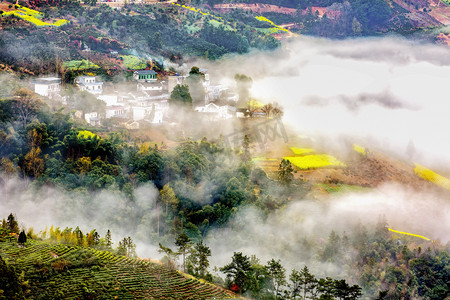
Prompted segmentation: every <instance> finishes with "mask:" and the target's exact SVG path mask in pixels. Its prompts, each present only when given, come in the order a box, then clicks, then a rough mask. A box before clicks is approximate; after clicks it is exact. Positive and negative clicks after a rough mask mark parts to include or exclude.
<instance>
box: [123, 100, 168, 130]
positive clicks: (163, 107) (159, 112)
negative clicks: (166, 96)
mask: <svg viewBox="0 0 450 300" xmlns="http://www.w3.org/2000/svg"><path fill="white" fill-rule="evenodd" d="M131 109H132V112H133V121H140V120H146V121H148V122H150V123H152V124H160V123H162V122H163V118H164V115H166V113H167V111H168V110H169V101H168V100H160V101H147V102H139V103H135V105H133V106H132V108H131Z"/></svg>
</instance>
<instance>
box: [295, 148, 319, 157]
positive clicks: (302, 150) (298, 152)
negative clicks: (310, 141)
mask: <svg viewBox="0 0 450 300" xmlns="http://www.w3.org/2000/svg"><path fill="white" fill-rule="evenodd" d="M291 150H292V152H294V154H295V155H304V154H308V153H311V152H314V151H315V150H314V149H312V148H297V147H291Z"/></svg>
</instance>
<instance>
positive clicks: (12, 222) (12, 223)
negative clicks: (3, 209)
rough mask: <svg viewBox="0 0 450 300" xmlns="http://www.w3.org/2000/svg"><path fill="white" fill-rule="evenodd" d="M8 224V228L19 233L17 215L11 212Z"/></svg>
mask: <svg viewBox="0 0 450 300" xmlns="http://www.w3.org/2000/svg"><path fill="white" fill-rule="evenodd" d="M6 224H7V227H6V229H8V230H9V231H11V232H13V233H19V224H18V223H17V221H16V217H15V216H14V215H13V214H12V213H10V214H9V216H8V219H7V221H6Z"/></svg>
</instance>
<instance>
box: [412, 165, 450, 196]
mask: <svg viewBox="0 0 450 300" xmlns="http://www.w3.org/2000/svg"><path fill="white" fill-rule="evenodd" d="M414 165H415V166H416V167H415V168H414V173H416V174H417V175H418V176H420V177H422V178H423V179H425V180H428V181H430V182H432V183H434V184H436V185H438V186H440V187H443V188H444V189H447V190H450V180H449V179H447V178H445V177H444V176H441V175H439V174H437V173H435V172H433V171H431V170H430V169H427V168H425V167H424V166H421V165H419V164H416V163H414Z"/></svg>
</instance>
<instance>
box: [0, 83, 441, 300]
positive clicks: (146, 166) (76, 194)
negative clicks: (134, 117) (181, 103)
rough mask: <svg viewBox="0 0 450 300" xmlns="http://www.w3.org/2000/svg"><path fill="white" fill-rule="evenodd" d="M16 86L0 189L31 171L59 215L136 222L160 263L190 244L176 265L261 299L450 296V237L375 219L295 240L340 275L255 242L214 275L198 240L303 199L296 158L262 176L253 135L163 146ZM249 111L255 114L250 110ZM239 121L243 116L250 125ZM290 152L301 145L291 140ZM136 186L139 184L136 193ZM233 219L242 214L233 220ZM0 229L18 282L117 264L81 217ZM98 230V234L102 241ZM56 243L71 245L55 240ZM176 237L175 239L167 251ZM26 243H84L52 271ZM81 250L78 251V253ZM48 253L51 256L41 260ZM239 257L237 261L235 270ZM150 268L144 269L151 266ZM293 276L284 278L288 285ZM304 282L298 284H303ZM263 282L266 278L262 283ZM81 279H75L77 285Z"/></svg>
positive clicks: (305, 189) (36, 189)
mask: <svg viewBox="0 0 450 300" xmlns="http://www.w3.org/2000/svg"><path fill="white" fill-rule="evenodd" d="M15 94H16V96H15V97H13V98H11V99H7V98H6V99H3V100H1V101H0V105H1V112H2V114H1V135H0V137H1V148H0V150H1V156H2V159H1V166H0V168H1V171H2V174H3V179H2V182H1V184H2V189H4V191H5V192H6V193H9V192H11V191H14V190H16V191H17V186H16V184H17V183H15V182H16V181H17V180H26V181H28V182H29V184H26V186H25V189H26V190H27V192H26V194H27V193H29V192H31V193H32V194H33V195H34V197H37V198H36V199H41V197H47V196H46V195H48V193H49V189H50V190H51V189H55V188H56V189H57V190H59V191H63V192H62V194H60V196H59V198H58V199H59V200H58V201H59V204H57V205H59V206H60V207H61V209H62V211H61V213H62V214H63V215H64V214H66V215H65V216H66V217H65V218H67V219H71V218H72V217H73V216H74V212H77V213H76V215H78V214H80V215H91V216H93V218H98V219H99V221H101V223H102V224H103V226H105V225H106V226H110V227H111V228H115V229H113V232H114V230H118V229H117V228H128V230H130V231H131V232H133V237H134V238H136V237H137V238H138V239H139V240H141V241H145V242H147V243H150V244H153V245H155V244H158V243H159V245H160V250H161V252H162V253H164V254H166V256H167V258H166V262H167V264H168V266H169V267H172V268H173V267H174V266H175V265H176V264H177V261H178V262H180V260H181V257H180V253H183V251H186V253H191V254H192V253H193V256H190V257H191V258H190V259H188V260H187V265H186V266H185V267H184V268H185V270H186V271H187V272H188V273H190V274H192V275H194V276H198V277H200V278H205V279H207V280H210V281H214V282H216V283H219V284H223V285H224V286H225V287H228V288H230V289H232V290H234V291H235V292H238V293H244V294H246V295H252V297H255V298H257V299H271V297H272V296H273V295H277V294H278V297H280V298H282V297H286V298H289V297H296V296H295V295H301V293H305V294H307V295H309V297H315V296H314V295H317V294H323V295H330V296H331V297H336V298H339V297H340V296H338V294H336V293H338V291H346V289H347V288H350V287H351V286H352V285H354V284H358V285H360V287H361V288H362V293H363V294H364V295H365V296H367V297H370V298H375V297H381V299H399V298H401V297H423V298H429V299H444V298H445V297H446V296H448V293H449V287H448V282H449V280H448V279H449V275H450V274H449V270H448V267H447V266H448V262H449V256H448V245H447V246H443V245H441V244H440V243H439V241H423V240H422V239H420V238H413V237H408V236H402V235H398V234H393V233H390V232H389V231H388V227H387V226H388V225H387V224H386V223H385V222H383V221H380V223H379V224H378V225H377V227H376V228H369V229H366V228H365V227H364V226H358V227H356V228H351V229H349V230H348V231H347V232H335V231H332V232H330V233H329V236H328V238H326V236H325V237H323V236H322V237H321V236H311V237H308V238H302V239H300V240H298V241H295V243H298V246H299V247H301V249H303V250H302V251H299V252H298V257H299V259H301V260H302V261H310V262H311V263H312V265H310V266H309V267H311V268H312V269H313V270H316V271H315V273H316V272H317V270H320V269H321V268H322V267H320V266H322V265H324V264H325V265H338V266H339V268H338V269H333V268H332V269H330V270H329V271H327V272H325V274H327V273H329V272H330V271H331V274H334V275H333V276H334V277H336V278H337V279H334V281H333V280H332V279H328V278H325V277H323V278H322V279H320V277H321V276H322V273H321V272H322V271H319V273H318V274H317V275H316V276H317V277H315V276H313V275H311V276H309V275H308V276H309V277H308V276H307V277H305V278H309V279H308V280H307V281H306V282H305V281H304V280H306V279H304V277H302V276H306V275H305V274H306V273H305V272H309V271H308V270H303V273H304V274H303V275H301V276H300V275H298V274H300V273H296V272H300V269H298V268H297V270H296V269H287V268H286V267H284V266H283V261H281V262H280V261H279V258H278V257H277V256H274V257H273V262H270V261H269V262H268V263H267V265H265V264H264V263H261V262H260V260H259V259H257V257H253V258H250V255H251V254H252V253H244V254H243V253H240V252H237V253H235V257H233V260H232V261H233V263H232V264H231V265H223V266H216V267H221V269H220V270H221V271H222V272H223V273H222V274H225V275H227V280H226V281H225V282H224V281H222V279H220V277H219V276H220V274H218V273H215V274H214V275H213V274H212V273H210V271H208V266H209V263H207V264H202V263H201V261H198V260H196V259H194V258H195V257H198V255H199V253H205V256H204V257H205V260H204V262H205V263H206V262H207V261H208V256H212V257H214V255H217V254H216V253H211V251H210V250H209V247H208V245H207V244H206V245H205V244H203V242H202V240H203V239H204V237H205V236H206V235H207V234H208V233H209V232H211V230H216V229H218V228H221V227H223V226H225V225H226V226H228V225H227V224H229V221H230V220H235V219H236V217H238V216H239V213H240V212H241V211H242V209H244V208H246V207H250V206H251V207H255V208H257V210H258V211H259V212H260V213H261V214H262V216H263V218H270V216H271V215H272V214H273V213H275V212H276V211H279V210H282V209H283V208H284V207H286V206H287V205H289V204H290V202H291V201H292V199H296V201H300V200H301V199H303V198H304V197H305V195H306V194H307V193H311V192H312V193H314V190H315V189H316V187H314V188H313V186H312V185H311V183H309V182H307V181H304V180H302V179H299V178H297V177H294V171H295V169H294V166H293V165H292V164H291V163H290V162H289V161H287V160H282V162H281V163H280V165H279V166H278V168H277V169H276V170H275V171H274V172H272V171H270V172H269V175H270V176H268V174H267V173H266V172H265V171H264V170H263V169H261V168H260V167H259V166H258V165H259V164H258V163H257V162H258V160H254V159H252V153H253V152H254V151H255V150H254V147H253V146H252V144H253V141H251V140H249V139H248V138H246V140H244V143H243V144H242V147H240V148H236V149H231V148H229V147H228V146H226V145H225V144H224V142H223V141H221V140H220V139H219V140H216V141H208V140H207V139H206V138H204V139H200V140H197V141H192V140H183V139H180V140H178V141H177V143H176V144H175V145H174V146H171V147H167V146H166V145H162V144H159V146H157V145H155V144H152V143H144V142H142V141H139V140H133V139H132V138H130V135H129V134H128V133H127V132H126V131H122V132H109V133H106V132H102V131H99V130H98V129H95V128H92V129H91V130H87V129H86V128H82V127H79V125H75V124H74V122H73V121H72V119H71V117H70V116H69V115H68V114H65V113H64V112H62V111H56V112H52V111H50V110H49V109H48V107H47V105H46V104H44V103H43V102H41V101H40V100H39V99H37V98H33V97H32V96H30V94H27V93H26V90H24V89H23V88H22V89H19V90H17V91H16V92H15ZM247 122H250V123H249V124H251V122H252V121H251V120H249V121H247ZM245 124H246V123H244V126H249V124H247V125H245ZM252 149H253V150H252ZM295 151H297V152H298V151H299V149H297V150H295ZM347 163H351V161H347ZM338 167H339V166H338ZM149 183H150V184H152V185H154V186H155V187H156V188H155V190H152V189H150V190H148V187H146V186H147V185H148V184H149ZM325 184H326V185H325V187H326V188H327V189H329V190H330V192H333V189H337V191H339V189H340V187H339V185H335V183H332V182H325ZM104 191H107V193H108V194H109V195H110V196H108V197H110V198H111V197H112V198H111V199H112V200H106V199H107V198H104V197H103V196H101V195H106V194H105V192H104ZM16 193H17V192H16ZM58 193H59V192H58ZM143 193H144V194H145V195H146V197H144V198H143V197H142V196H143V195H144V194H143ZM309 195H311V194H309ZM34 197H33V198H34ZM143 199H145V200H143ZM38 201H39V200H38ZM99 201H102V202H104V201H108V203H109V204H108V206H109V205H111V207H109V208H107V209H108V210H106V211H103V214H105V217H104V218H102V217H101V214H100V215H97V213H96V210H97V209H98V208H99V207H101V205H102V202H99ZM55 203H58V202H55ZM103 205H105V204H103ZM63 207H64V209H63ZM11 216H12V215H11ZM11 216H10V217H8V221H6V219H5V221H4V222H3V228H4V229H5V230H6V231H4V234H7V235H9V233H10V232H13V233H14V232H15V233H17V234H18V233H19V229H18V226H17V224H16V225H15V226H14V225H11V224H12V223H11V221H10V219H11ZM5 217H6V216H5ZM12 218H13V217H12ZM237 220H239V217H238V218H237ZM99 224H100V223H99ZM45 225H48V226H50V225H51V224H45ZM80 225H82V224H80ZM235 226H238V227H242V226H245V225H244V224H241V223H239V222H238V223H236V225H235ZM72 232H73V233H72ZM24 234H25V233H24ZM7 235H6V237H5V236H4V239H3V241H4V242H2V249H3V250H1V251H2V252H3V253H4V255H7V256H6V258H8V257H17V259H16V258H14V260H8V264H11V265H12V266H15V268H16V269H17V270H23V271H24V273H22V275H20V274H21V273H20V271H18V272H19V273H18V275H17V276H18V278H19V279H18V280H19V284H24V283H20V278H23V279H22V280H24V281H27V280H30V281H29V282H33V283H32V284H33V285H34V284H36V288H38V289H39V286H40V284H41V283H38V282H40V281H35V280H42V279H34V277H33V276H35V275H33V274H35V273H34V272H38V273H39V272H44V273H45V272H46V271H43V270H45V269H46V268H50V266H52V267H51V268H53V269H54V271H51V273H49V275H48V276H50V274H53V275H51V276H58V277H55V279H51V278H53V277H46V278H47V279H44V281H43V282H42V284H43V285H44V286H47V285H50V286H54V287H57V289H58V290H59V289H60V288H61V289H64V288H65V289H67V290H72V287H71V285H70V284H67V283H66V284H65V285H66V287H64V288H63V287H62V286H60V283H59V282H60V281H59V280H62V281H61V282H67V281H66V279H64V278H65V277H64V276H69V277H70V278H72V277H73V276H74V275H73V274H75V273H76V274H78V273H77V272H78V271H76V270H77V269H74V270H72V269H71V268H72V267H71V266H78V265H79V264H81V265H79V266H80V267H81V268H82V269H80V271H79V272H81V273H80V274H79V276H84V275H83V274H85V273H86V272H87V273H86V274H89V272H94V273H93V274H96V275H95V276H94V278H97V277H98V276H103V275H101V274H103V273H101V272H100V273H98V271H100V270H103V268H107V269H108V268H109V269H111V268H113V267H112V266H113V265H111V266H109V262H106V261H102V259H106V257H108V259H109V257H112V256H109V254H108V253H107V252H96V251H94V250H91V249H90V248H91V247H93V248H97V249H100V250H102V251H103V250H104V248H102V247H106V246H105V245H107V244H108V243H106V242H105V238H106V236H107V235H106V236H105V237H103V238H101V237H100V235H99V234H98V232H96V231H95V230H94V231H92V232H90V233H88V234H83V233H82V232H81V230H80V229H79V228H78V227H77V228H76V229H75V230H73V231H72V228H66V229H64V230H63V229H62V228H61V229H60V228H53V227H52V228H51V229H50V230H49V231H46V232H43V233H41V234H35V233H33V231H31V232H29V234H28V237H29V238H30V239H29V241H28V244H25V248H21V246H20V245H19V246H18V245H17V242H14V239H15V238H14V237H12V239H13V240H12V241H13V243H12V244H11V238H9V240H8V238H7ZM71 236H73V237H74V238H73V239H72V238H71ZM180 236H184V237H185V240H184V242H181V241H179V238H180ZM239 238H240V237H239V236H236V244H239V243H240V242H239ZM39 239H44V240H46V239H49V240H47V242H46V243H51V244H53V243H56V244H55V246H49V245H48V244H46V243H44V244H42V243H40V242H38V241H39ZM100 239H102V240H103V242H101V243H100V242H99V241H100ZM107 239H110V237H109V238H107ZM19 242H20V237H19ZM60 243H62V244H68V245H73V246H76V247H77V248H73V247H72V248H70V247H67V246H61V245H60ZM109 243H110V242H109ZM130 245H131V246H130ZM132 245H133V242H132V240H131V238H130V240H128V239H126V238H124V239H123V240H121V241H120V243H119V246H118V248H117V250H115V251H117V253H118V254H119V255H129V256H133V255H134V254H133V253H134V252H133V251H134V250H133V246H132ZM183 245H185V246H183ZM281 245H282V244H280V246H281ZM178 246H179V247H180V248H179V249H178V250H175V249H176V247H178ZM187 246H189V247H187ZM33 247H37V248H36V249H44V250H43V251H49V252H50V253H55V254H56V255H57V256H58V257H59V256H60V255H63V253H66V250H67V251H68V250H70V249H72V250H71V251H74V252H73V254H74V255H75V254H76V253H78V252H79V253H85V254H86V255H87V256H86V257H84V256H85V254H83V255H84V256H83V257H84V258H78V256H74V257H73V259H72V258H70V259H69V258H67V264H65V265H62V267H61V268H60V269H61V270H59V269H58V268H59V267H58V266H59V265H57V263H58V262H59V261H60V259H56V258H55V257H53V258H52V257H51V255H50V254H48V255H49V257H46V258H45V259H44V258H43V259H44V260H43V261H42V262H41V263H39V262H36V261H33V259H31V260H27V259H25V258H19V256H17V255H18V254H17V253H21V252H20V251H26V253H35V252H34V251H31V252H30V250H32V249H34V248H33ZM42 247H43V248H42ZM129 247H131V248H129ZM83 249H85V250H83ZM127 249H128V250H127ZM130 249H131V250H130ZM183 249H185V250H183ZM186 249H191V250H186ZM106 250H108V249H106ZM39 251H41V250H39ZM110 251H111V250H110ZM279 251H280V252H279V253H280V254H281V253H283V252H284V251H285V250H284V249H283V248H280V249H279ZM24 253H25V252H24ZM70 253H72V252H70ZM296 253H297V252H296ZM42 255H44V254H42ZM46 255H47V254H46ZM67 255H69V254H67ZM77 255H78V254H77ZM80 255H81V254H80ZM283 255H284V254H283ZM290 255H292V254H290ZM2 256H3V255H2ZM44 257H45V255H44ZM183 257H184V256H183ZM79 259H84V260H83V261H82V262H81V261H79ZM49 260H51V261H49ZM85 260H86V262H85ZM91 260H92V263H91V262H90V261H91ZM116 260H117V261H118V262H119V261H122V260H123V258H117V259H114V261H116ZM235 260H238V261H237V262H236V261H235ZM27 261H28V264H30V263H33V264H34V267H33V268H35V271H30V270H29V269H27V268H28V267H27V266H29V265H27V263H26V262H27ZM87 261H89V263H88V262H87ZM60 263H61V262H60ZM85 263H87V265H85ZM199 263H200V264H199ZM45 264H49V266H47V267H46V265H45ZM131 264H133V261H131V260H128V261H127V263H126V265H125V266H124V268H134V267H135V266H134V267H132V266H131ZM235 264H238V266H236V265H235ZM144 265H145V264H144ZM144 265H143V267H142V268H143V269H142V270H143V271H142V272H147V271H145V270H147V268H150V269H151V268H159V267H150V266H147V265H145V266H144ZM182 265H184V263H182ZM114 266H115V265H114ZM202 266H203V267H202ZM211 267H212V266H211ZM8 268H10V267H8ZM22 268H24V269H22ZM85 268H88V269H87V270H86V269H85ZM114 268H116V267H114ZM180 268H181V267H180ZM241 268H242V271H237V270H241ZM273 268H275V269H273ZM27 270H28V271H27ZM39 270H40V271H39ZM58 270H59V271H58ZM89 270H90V271H89ZM127 270H128V269H127ZM276 270H278V271H276ZM61 272H62V273H61ZM74 272H75V273H74ZM114 272H116V271H114ZM117 272H118V273H121V272H122V271H117ZM133 272H134V271H133ZM236 272H237V273H236ZM239 272H243V273H239ZM271 272H275V273H271ZM280 272H281V273H280ZM38 273H36V274H38ZM39 274H40V273H39ZM58 274H60V275H58ZM114 274H115V273H113V274H112V273H109V271H108V272H107V273H105V274H104V276H106V277H108V276H109V277H110V276H115V275H114ZM149 274H150V273H149ZM151 274H153V273H151ZM151 274H150V275H149V276H154V275H151ZM168 274H169V273H168ZM170 274H172V273H170ZM170 274H169V275H170ZM173 274H175V273H173ZM276 274H278V275H276ZM289 274H290V275H289ZM308 274H310V273H308ZM72 275H73V276H72ZM169 275H168V276H169ZM218 275H219V276H218ZM59 276H62V277H59ZM77 276H78V275H77ZM170 276H172V275H170ZM298 276H300V277H298ZM327 276H329V275H327ZM109 277H108V278H109ZM297 277H298V278H297ZM39 278H40V277H39ZM56 278H60V279H56ZM80 278H82V277H80ZM271 278H272V279H271ZM302 278H303V279H302ZM339 278H342V279H345V280H348V281H349V283H351V284H347V283H345V284H343V283H342V282H341V283H339V282H338V281H339ZM319 279H320V280H319ZM49 280H50V281H49ZM67 280H68V279H67ZM74 280H75V279H74ZM92 280H94V279H92ZM96 280H97V279H95V280H94V281H92V283H90V282H91V281H86V284H87V286H86V288H85V293H88V294H89V293H91V294H92V293H94V294H95V293H98V291H99V290H108V293H109V291H110V288H113V284H114V282H113V281H111V282H110V283H101V284H100V283H98V282H97V281H96ZM98 280H100V277H98ZM124 280H125V279H124ZM289 280H290V281H291V283H289V284H288V282H289ZM119 282H121V281H120V280H119ZM74 284H75V283H74ZM130 284H131V283H130ZM302 284H303V285H305V286H304V287H303V288H302V287H301V286H302ZM339 284H343V285H339ZM131 285H136V283H132V284H131ZM265 286H270V287H271V288H270V289H269V290H268V291H265V290H264V287H265ZM79 288H80V287H79V286H78V285H77V288H76V289H79ZM136 288H138V287H136ZM355 288H356V287H355ZM74 290H75V289H74ZM32 291H33V289H32ZM35 291H37V290H35ZM80 291H81V290H80ZM119 291H120V288H119ZM327 291H328V292H327ZM355 291H359V289H356V290H355V289H349V290H348V291H347V292H348V293H353V294H352V295H353V296H351V298H345V299H356V298H357V297H358V295H359V294H358V293H357V292H356V293H355ZM32 293H34V292H32ZM117 293H119V292H117ZM166 293H169V294H171V293H172V292H166ZM342 293H344V292H342ZM136 295H137V294H136ZM289 295H291V296H289ZM332 295H334V296H332ZM135 297H137V296H135ZM348 297H350V296H348Z"/></svg>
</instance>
